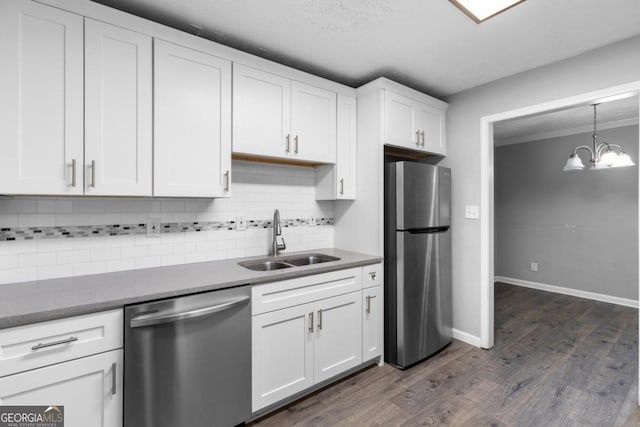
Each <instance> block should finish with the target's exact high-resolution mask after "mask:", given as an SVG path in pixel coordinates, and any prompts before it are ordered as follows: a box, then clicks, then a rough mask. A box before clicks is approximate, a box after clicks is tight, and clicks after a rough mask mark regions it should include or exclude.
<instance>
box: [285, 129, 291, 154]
mask: <svg viewBox="0 0 640 427" xmlns="http://www.w3.org/2000/svg"><path fill="white" fill-rule="evenodd" d="M285 140H286V141H287V148H285V150H284V151H286V152H287V153H289V150H290V149H291V134H289V133H288V134H287V136H286V138H285Z"/></svg>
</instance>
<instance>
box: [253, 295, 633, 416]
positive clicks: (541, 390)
mask: <svg viewBox="0 0 640 427" xmlns="http://www.w3.org/2000/svg"><path fill="white" fill-rule="evenodd" d="M495 310H496V311H495V326H496V331H495V347H494V348H493V349H492V350H489V351H487V350H481V349H478V348H475V347H472V346H470V345H467V344H464V343H462V342H459V341H455V340H454V342H453V343H452V344H451V345H450V346H449V347H447V348H446V349H445V350H444V351H442V352H440V353H439V354H438V355H436V356H434V357H432V358H431V359H429V360H427V361H425V362H423V363H421V364H419V365H417V366H414V367H412V368H410V369H408V370H406V371H399V370H397V369H395V368H392V367H390V366H388V365H385V366H383V367H373V368H370V369H367V370H366V371H364V372H360V373H358V374H355V375H353V376H351V377H349V378H347V379H345V380H343V381H342V382H340V383H339V384H336V385H333V386H331V387H328V388H326V389H324V390H321V391H319V392H317V393H315V394H313V395H311V396H309V397H307V398H305V399H303V400H300V401H298V402H296V403H295V404H293V405H291V406H289V407H287V408H285V409H283V410H280V411H279V412H276V413H274V414H272V415H270V416H268V417H266V418H263V419H261V420H258V421H257V422H255V423H254V424H252V425H253V426H261V427H267V426H278V427H282V426H397V425H406V426H414V425H451V426H518V427H520V426H598V427H601V426H621V427H622V426H624V427H627V426H640V410H639V409H638V406H637V402H638V311H637V310H636V309H631V308H626V307H621V306H617V305H612V304H606V303H600V302H596V301H590V300H586V299H581V298H575V297H570V296H566V295H559V294H552V293H547V292H542V291H537V290H532V289H526V288H520V287H515V286H510V285H505V284H496V298H495Z"/></svg>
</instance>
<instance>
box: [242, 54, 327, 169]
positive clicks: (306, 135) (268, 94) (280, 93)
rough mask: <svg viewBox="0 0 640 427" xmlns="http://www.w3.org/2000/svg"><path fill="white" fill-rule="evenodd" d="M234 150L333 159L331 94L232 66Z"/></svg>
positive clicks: (300, 158)
mask: <svg viewBox="0 0 640 427" xmlns="http://www.w3.org/2000/svg"><path fill="white" fill-rule="evenodd" d="M233 152H234V153H237V154H241V155H249V156H257V157H274V158H281V159H290V160H297V161H304V162H311V163H335V161H336V93H335V92H332V91H329V90H326V89H322V88H318V87H315V86H311V85H307V84H304V83H301V82H297V81H294V80H290V79H288V78H286V77H282V76H280V75H277V74H272V73H269V72H267V71H263V70H259V69H257V68H253V67H248V66H246V65H242V64H238V63H234V64H233Z"/></svg>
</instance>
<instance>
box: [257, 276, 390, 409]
mask: <svg viewBox="0 0 640 427" xmlns="http://www.w3.org/2000/svg"><path fill="white" fill-rule="evenodd" d="M377 265H379V264H377ZM365 268H369V267H357V268H351V269H345V270H339V271H334V272H330V273H322V274H317V275H313V276H306V277H301V278H298V279H291V280H284V281H280V282H273V283H267V284H263V285H256V286H254V287H253V288H252V313H253V324H252V347H253V349H252V390H253V391H252V395H253V397H252V410H253V412H254V413H256V412H259V411H261V410H264V409H265V408H268V407H270V408H273V407H275V406H277V405H278V404H281V403H282V402H286V400H287V398H291V397H292V396H300V395H301V394H304V393H305V392H307V391H309V390H311V389H313V387H314V386H317V385H324V384H326V383H327V382H328V381H330V380H331V379H332V378H335V377H337V376H339V375H340V374H342V373H344V372H347V371H349V370H350V369H353V368H356V367H358V366H360V365H362V364H363V363H364V362H368V361H371V360H373V359H375V358H376V357H379V358H380V359H381V356H382V353H381V348H382V345H381V344H382V343H381V342H376V343H374V344H373V345H372V343H371V339H370V338H366V342H364V341H363V337H371V336H374V335H375V337H376V338H375V339H376V340H377V339H380V338H379V337H381V336H379V335H378V332H379V331H382V326H383V323H382V322H383V319H382V312H381V311H376V312H375V313H376V315H375V317H372V316H370V315H367V314H366V313H365V312H364V310H365V307H363V301H370V299H367V298H364V297H363V295H364V294H363V290H362V286H363V271H364V270H363V269H365ZM376 268H377V267H376ZM367 271H368V270H367ZM367 295H368V294H367ZM363 298H364V299H363ZM380 307H381V306H380ZM363 320H364V321H365V322H366V323H363ZM372 346H373V347H375V350H373V351H369V350H367V354H363V349H370V348H371V347H372Z"/></svg>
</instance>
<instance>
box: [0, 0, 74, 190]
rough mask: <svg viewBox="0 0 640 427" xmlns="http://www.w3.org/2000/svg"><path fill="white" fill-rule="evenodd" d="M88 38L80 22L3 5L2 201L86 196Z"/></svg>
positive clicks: (22, 5) (44, 10) (20, 4)
mask: <svg viewBox="0 0 640 427" xmlns="http://www.w3.org/2000/svg"><path fill="white" fill-rule="evenodd" d="M82 38H83V25H82V17H81V16H78V15H74V14H71V13H68V12H64V11H61V10H60V9H56V8H53V7H48V6H44V5H41V4H38V3H35V2H30V1H3V2H1V3H0V57H1V58H2V66H0V94H1V95H0V140H2V155H0V193H1V194H51V195H55V194H60V195H70V194H82V189H83V184H82V162H83V161H82V155H83V148H82V143H83V92H82V91H83V58H82V55H83V52H82V45H83V42H82ZM74 164H75V167H74V166H73V165H74ZM74 171H75V177H74Z"/></svg>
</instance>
